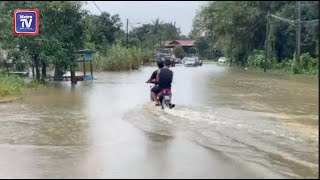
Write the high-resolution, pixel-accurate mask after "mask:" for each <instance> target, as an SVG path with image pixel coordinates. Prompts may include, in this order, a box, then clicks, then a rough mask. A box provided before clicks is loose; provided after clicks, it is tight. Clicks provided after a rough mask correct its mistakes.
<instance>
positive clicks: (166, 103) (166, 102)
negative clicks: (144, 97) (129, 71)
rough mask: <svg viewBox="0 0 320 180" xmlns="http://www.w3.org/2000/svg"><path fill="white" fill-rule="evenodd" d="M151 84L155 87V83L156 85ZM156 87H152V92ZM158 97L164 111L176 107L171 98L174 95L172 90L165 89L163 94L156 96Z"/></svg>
mask: <svg viewBox="0 0 320 180" xmlns="http://www.w3.org/2000/svg"><path fill="white" fill-rule="evenodd" d="M150 83H152V84H154V86H155V83H154V82H150ZM154 86H150V90H151V89H152V88H153V87H154ZM156 96H157V98H158V100H159V103H160V106H161V109H164V108H169V109H172V108H173V107H175V105H174V104H171V96H172V93H171V90H170V89H163V90H162V91H161V92H159V93H158V94H156Z"/></svg>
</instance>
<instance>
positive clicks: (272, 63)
mask: <svg viewBox="0 0 320 180" xmlns="http://www.w3.org/2000/svg"><path fill="white" fill-rule="evenodd" d="M247 62H248V65H249V66H250V67H254V68H264V62H265V51H264V50H254V51H253V53H252V54H251V55H249V56H248V60H247ZM266 63H267V64H266V65H267V68H268V69H270V68H277V67H279V66H281V65H278V64H277V63H276V58H275V57H274V56H273V57H272V56H271V57H270V56H269V58H268V59H267V62H266Z"/></svg>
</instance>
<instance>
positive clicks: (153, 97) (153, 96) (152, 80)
mask: <svg viewBox="0 0 320 180" xmlns="http://www.w3.org/2000/svg"><path fill="white" fill-rule="evenodd" d="M157 65H158V69H157V70H155V71H154V72H153V73H152V75H151V77H150V78H149V79H148V81H147V82H146V83H154V84H155V86H154V87H153V88H151V92H150V97H151V101H156V99H157V94H158V93H159V92H160V88H159V86H158V82H157V74H158V73H159V72H160V70H161V69H162V68H163V67H164V64H163V61H161V60H160V61H157Z"/></svg>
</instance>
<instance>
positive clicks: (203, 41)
mask: <svg viewBox="0 0 320 180" xmlns="http://www.w3.org/2000/svg"><path fill="white" fill-rule="evenodd" d="M194 46H195V48H196V49H197V50H198V53H199V56H200V57H202V58H208V57H209V55H210V54H209V53H210V41H209V40H208V38H205V37H199V38H198V39H197V40H196V41H195V43H194Z"/></svg>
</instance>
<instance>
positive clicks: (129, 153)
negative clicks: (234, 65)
mask: <svg viewBox="0 0 320 180" xmlns="http://www.w3.org/2000/svg"><path fill="white" fill-rule="evenodd" d="M172 69H173V71H174V74H175V77H174V83H173V89H172V91H173V101H174V103H175V104H176V107H175V108H174V109H172V110H164V111H163V110H161V109H160V108H156V107H155V106H154V104H152V103H150V102H149V101H150V100H149V90H150V85H148V84H146V83H145V81H146V80H147V79H148V78H149V76H150V75H151V73H152V71H154V70H155V68H154V67H145V68H143V69H141V70H140V71H132V72H108V73H96V74H95V76H96V78H97V80H95V81H94V82H87V83H79V84H78V85H77V86H76V88H71V87H70V85H69V83H68V82H66V83H63V84H61V85H59V86H57V87H56V88H55V89H51V90H43V91H41V92H37V93H36V94H34V95H30V96H28V97H27V98H25V99H23V100H21V101H17V102H13V103H6V104H0V117H1V118H0V178H317V177H318V175H319V172H318V161H319V157H318V151H319V149H318V82H317V79H310V78H303V77H300V76H299V77H293V76H286V75H281V76H280V75H278V76H275V75H270V74H259V73H254V72H248V71H245V70H237V69H231V68H229V67H222V66H218V65H216V64H211V65H204V66H202V67H197V68H186V67H183V66H176V67H174V68H172Z"/></svg>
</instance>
